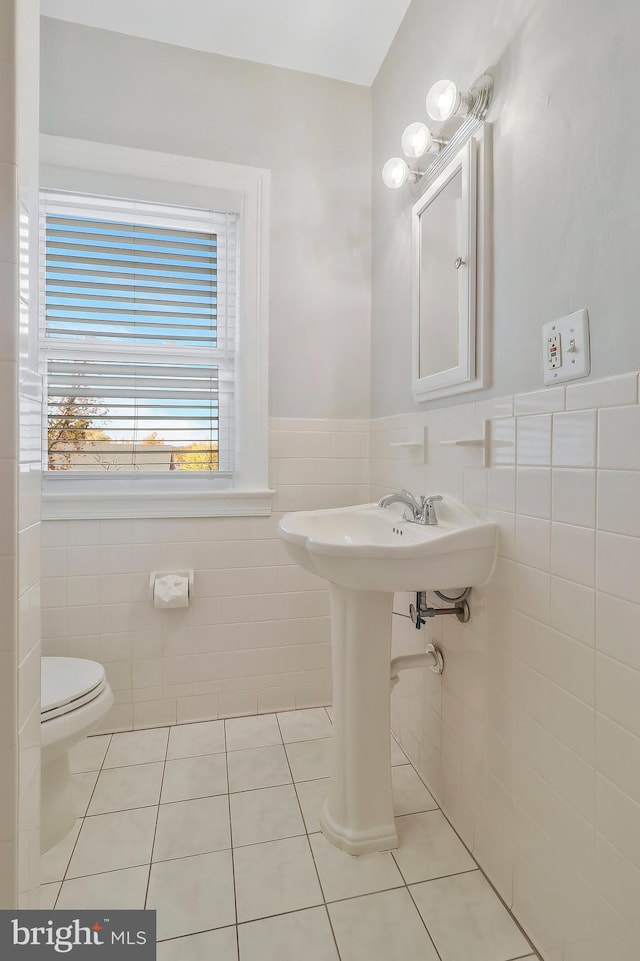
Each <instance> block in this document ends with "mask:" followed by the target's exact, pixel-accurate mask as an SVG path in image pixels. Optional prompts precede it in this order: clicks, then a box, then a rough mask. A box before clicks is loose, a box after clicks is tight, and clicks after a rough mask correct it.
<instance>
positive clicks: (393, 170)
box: [382, 157, 422, 190]
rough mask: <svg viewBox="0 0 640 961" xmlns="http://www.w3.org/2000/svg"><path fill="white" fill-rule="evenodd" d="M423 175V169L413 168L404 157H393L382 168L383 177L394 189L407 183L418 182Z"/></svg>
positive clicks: (388, 185) (387, 184)
mask: <svg viewBox="0 0 640 961" xmlns="http://www.w3.org/2000/svg"><path fill="white" fill-rule="evenodd" d="M420 177H422V171H421V170H412V168H411V167H410V166H409V164H408V163H407V161H406V160H403V159H402V157H392V158H391V160H387V162H386V164H385V165H384V167H383V168H382V179H383V181H384V183H385V184H386V186H387V187H391V189H392V190H395V189H397V188H398V187H402V186H403V185H404V184H406V183H414V184H415V183H417V182H418V180H420Z"/></svg>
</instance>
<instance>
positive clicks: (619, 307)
mask: <svg viewBox="0 0 640 961" xmlns="http://www.w3.org/2000/svg"><path fill="white" fill-rule="evenodd" d="M639 29H640V8H638V6H637V5H636V4H632V3H629V2H628V0H613V2H612V3H608V4H603V3H601V2H599V0H567V2H564V3H561V4H558V3H554V2H553V0H536V2H532V0H513V2H505V0H482V2H481V3H477V2H474V0H460V2H458V3H456V4H435V3H432V2H430V0H414V2H413V3H412V4H411V6H410V8H409V10H408V12H407V15H406V17H405V19H404V21H403V23H402V25H401V27H400V30H399V31H398V34H397V35H396V38H395V40H394V43H393V44H392V46H391V49H390V51H389V54H388V56H387V58H386V59H385V61H384V64H383V66H382V68H381V70H380V72H379V74H378V77H377V79H376V81H375V83H374V86H373V205H374V210H373V274H372V277H373V294H372V331H373V333H372V384H373V402H372V404H373V413H374V416H384V415H388V414H393V413H400V412H403V411H407V410H412V409H415V405H414V403H413V401H412V398H411V392H410V371H411V368H410V350H411V341H410V330H411V326H410V324H411V317H410V312H411V301H410V289H411V284H410V256H409V254H410V206H411V200H410V197H409V194H408V192H407V191H406V190H398V191H392V190H388V189H387V188H386V187H384V186H383V184H382V181H381V179H380V170H381V167H382V164H383V163H384V161H385V160H386V159H387V158H388V157H391V156H396V155H397V154H398V153H399V144H400V136H401V134H402V131H403V129H404V127H405V126H406V125H407V124H408V123H410V122H411V121H413V120H425V121H426V120H427V119H428V118H427V116H426V113H425V106H424V97H425V94H426V91H427V90H428V88H429V86H430V85H431V84H432V83H433V82H434V81H435V80H437V79H439V78H441V77H448V76H450V77H451V78H452V79H454V80H456V82H457V83H459V84H460V85H461V86H463V87H464V86H469V85H471V83H472V82H473V80H474V79H475V78H476V77H477V76H479V75H480V74H481V73H483V72H485V71H487V70H488V71H489V72H491V73H493V74H494V76H495V80H496V96H495V101H494V104H493V106H492V108H491V112H490V116H489V119H490V120H491V122H492V124H493V139H494V177H493V183H494V211H493V215H494V217H493V219H494V236H495V243H494V252H493V257H494V272H493V283H494V303H493V336H494V348H493V385H492V387H491V388H490V389H489V390H488V391H487V392H486V394H483V395H481V396H497V395H499V394H504V393H509V392H513V391H515V390H534V389H536V388H537V387H539V386H542V371H541V357H540V339H541V336H540V327H541V326H542V324H543V323H545V322H546V321H548V320H552V319H553V318H555V317H558V316H562V315H563V314H566V313H569V312H570V311H572V310H576V309H577V308H580V307H587V308H588V309H589V312H590V319H591V347H592V361H593V375H594V376H596V377H601V376H605V375H609V374H615V373H621V372H624V371H625V370H628V369H629V366H630V365H631V366H635V365H637V364H638V359H639V358H640V327H639V326H638V324H637V323H636V322H635V315H636V296H635V294H636V291H635V285H634V283H633V282H632V278H633V277H634V273H635V257H636V254H635V251H636V250H637V248H638V240H639V239H640V183H639V181H638V177H637V173H636V165H635V163H634V161H633V157H634V155H635V152H636V149H637V133H636V130H637V119H638V110H639V108H638V105H637V103H636V102H635V101H634V98H633V96H632V95H631V98H629V96H628V94H627V92H628V91H632V90H634V89H636V88H637V85H638V73H639V70H638V62H637V45H636V42H635V37H636V36H637V34H638V30H639ZM434 126H436V125H434ZM612 330H615V331H616V337H612V336H611V331H612ZM621 344H624V349H623V350H621V349H620V345H621ZM476 396H478V395H476ZM462 400H468V397H466V398H462ZM460 402H461V400H458V401H456V400H455V399H454V400H452V401H450V402H447V403H460Z"/></svg>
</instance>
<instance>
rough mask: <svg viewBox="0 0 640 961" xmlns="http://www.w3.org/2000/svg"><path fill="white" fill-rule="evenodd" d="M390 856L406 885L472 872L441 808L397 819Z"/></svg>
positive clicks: (472, 861)
mask: <svg viewBox="0 0 640 961" xmlns="http://www.w3.org/2000/svg"><path fill="white" fill-rule="evenodd" d="M396 827H397V829H398V849H397V850H396V851H394V852H393V855H394V857H395V859H396V861H397V863H398V867H399V868H400V870H401V871H402V874H403V875H404V878H405V880H406V882H407V883H408V884H411V883H413V882H415V881H428V880H430V879H431V878H440V877H444V876H445V875H447V874H457V873H459V872H461V871H471V870H473V869H474V868H475V867H476V863H475V861H474V860H473V858H472V857H471V855H470V854H469V852H468V851H467V849H466V848H465V846H464V844H463V843H462V841H461V840H460V839H459V838H458V836H457V834H456V833H455V831H454V830H453V828H452V827H451V825H450V824H449V822H448V821H447V819H446V818H445V816H444V815H443V814H442V813H441V812H440V811H427V812H426V813H425V814H408V815H406V816H405V817H400V818H396Z"/></svg>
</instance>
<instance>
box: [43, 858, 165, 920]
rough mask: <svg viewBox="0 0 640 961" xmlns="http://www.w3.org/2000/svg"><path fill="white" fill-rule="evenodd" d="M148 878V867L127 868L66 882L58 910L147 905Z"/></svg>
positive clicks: (59, 899)
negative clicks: (145, 902)
mask: <svg viewBox="0 0 640 961" xmlns="http://www.w3.org/2000/svg"><path fill="white" fill-rule="evenodd" d="M148 880H149V866H148V865H146V864H145V865H144V866H143V867H138V868H126V869H125V870H124V871H111V872H109V873H108V874H93V875H90V876H89V877H84V878H74V879H73V880H70V881H65V882H64V884H63V885H62V890H61V891H60V897H59V898H58V903H57V905H56V909H62V908H64V909H66V910H76V908H77V909H78V910H79V911H83V910H90V909H91V908H105V909H106V910H112V911H114V910H116V909H119V910H123V911H126V910H133V909H136V908H143V907H144V899H145V895H146V893H147V881H148Z"/></svg>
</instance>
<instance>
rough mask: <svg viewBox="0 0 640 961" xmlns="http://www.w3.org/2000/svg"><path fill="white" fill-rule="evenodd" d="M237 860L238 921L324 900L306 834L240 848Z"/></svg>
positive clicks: (304, 906) (251, 919)
mask: <svg viewBox="0 0 640 961" xmlns="http://www.w3.org/2000/svg"><path fill="white" fill-rule="evenodd" d="M233 860H234V868H235V882H236V902H237V906H238V921H253V920H255V919H257V918H264V917H268V916H269V915H272V914H281V913H283V912H285V911H297V910H299V909H300V908H309V907H313V906H314V905H317V904H321V903H322V892H321V890H320V885H319V884H318V878H317V876H316V870H315V867H314V864H313V858H312V857H311V852H310V850H309V844H308V841H307V838H306V836H305V837H297V838H287V839H286V840H283V841H268V842H266V843H265V844H251V845H249V846H248V847H243V848H237V849H235V850H234V858H233Z"/></svg>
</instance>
